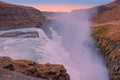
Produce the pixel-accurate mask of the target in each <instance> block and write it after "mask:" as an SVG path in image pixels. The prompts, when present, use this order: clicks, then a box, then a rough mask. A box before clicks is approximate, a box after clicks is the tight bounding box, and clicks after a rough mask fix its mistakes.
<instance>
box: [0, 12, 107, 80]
mask: <svg viewBox="0 0 120 80" xmlns="http://www.w3.org/2000/svg"><path fill="white" fill-rule="evenodd" d="M56 16H57V17H58V18H57V19H56V20H54V21H53V22H52V24H51V27H52V28H51V31H52V33H53V34H52V39H49V38H48V37H47V36H46V35H45V33H44V32H43V30H41V29H36V28H26V29H18V30H11V31H25V32H26V31H37V32H38V33H39V36H40V37H39V38H0V43H1V44H0V55H1V56H10V57H12V58H14V59H28V60H33V61H36V62H39V63H55V64H63V65H64V66H65V68H66V69H67V71H68V73H69V74H70V77H71V80H108V72H107V69H106V67H105V65H104V63H103V61H102V58H101V57H100V56H99V55H98V50H97V49H96V48H95V46H94V41H93V39H92V38H91V37H90V34H91V31H90V26H91V24H90V22H89V18H90V16H88V14H86V13H84V12H83V13H80V14H78V15H77V14H72V13H69V14H59V15H56ZM6 32H9V31H6ZM2 33H5V31H1V32H0V34H2Z"/></svg>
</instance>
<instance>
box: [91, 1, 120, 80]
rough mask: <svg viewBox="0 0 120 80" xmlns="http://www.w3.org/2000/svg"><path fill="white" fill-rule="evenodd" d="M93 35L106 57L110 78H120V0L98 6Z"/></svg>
mask: <svg viewBox="0 0 120 80" xmlns="http://www.w3.org/2000/svg"><path fill="white" fill-rule="evenodd" d="M93 26H94V27H92V29H93V33H92V36H93V37H94V38H95V39H96V41H97V43H96V45H97V46H98V48H100V49H101V53H102V54H103V55H104V57H105V59H106V65H107V67H108V70H109V74H110V80H120V0H115V1H113V2H111V3H109V4H106V5H102V6H99V7H98V14H97V16H96V17H95V19H94V25H93Z"/></svg>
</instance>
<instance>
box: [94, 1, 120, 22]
mask: <svg viewBox="0 0 120 80" xmlns="http://www.w3.org/2000/svg"><path fill="white" fill-rule="evenodd" d="M114 20H117V21H119V20H120V0H115V1H113V2H111V3H109V4H107V5H101V6H99V7H98V14H97V16H96V17H95V18H94V22H96V23H106V22H111V21H114Z"/></svg>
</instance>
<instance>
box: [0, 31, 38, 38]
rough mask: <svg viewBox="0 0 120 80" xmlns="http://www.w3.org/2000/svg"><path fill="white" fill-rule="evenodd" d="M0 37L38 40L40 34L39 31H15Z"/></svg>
mask: <svg viewBox="0 0 120 80" xmlns="http://www.w3.org/2000/svg"><path fill="white" fill-rule="evenodd" d="M0 37H4V38H12V37H17V38H38V37H39V34H38V32H37V31H30V32H22V31H13V32H7V33H4V34H1V35H0Z"/></svg>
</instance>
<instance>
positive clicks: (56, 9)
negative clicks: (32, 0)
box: [29, 4, 95, 12]
mask: <svg viewBox="0 0 120 80" xmlns="http://www.w3.org/2000/svg"><path fill="white" fill-rule="evenodd" d="M29 6H32V7H35V8H37V9H39V10H41V11H54V12H60V11H62V12H70V11H71V10H75V9H85V8H90V7H93V6H95V5H52V4H48V5H43V4H42V5H41V4H40V5H38V4H37V5H35V4H34V5H29Z"/></svg>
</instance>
